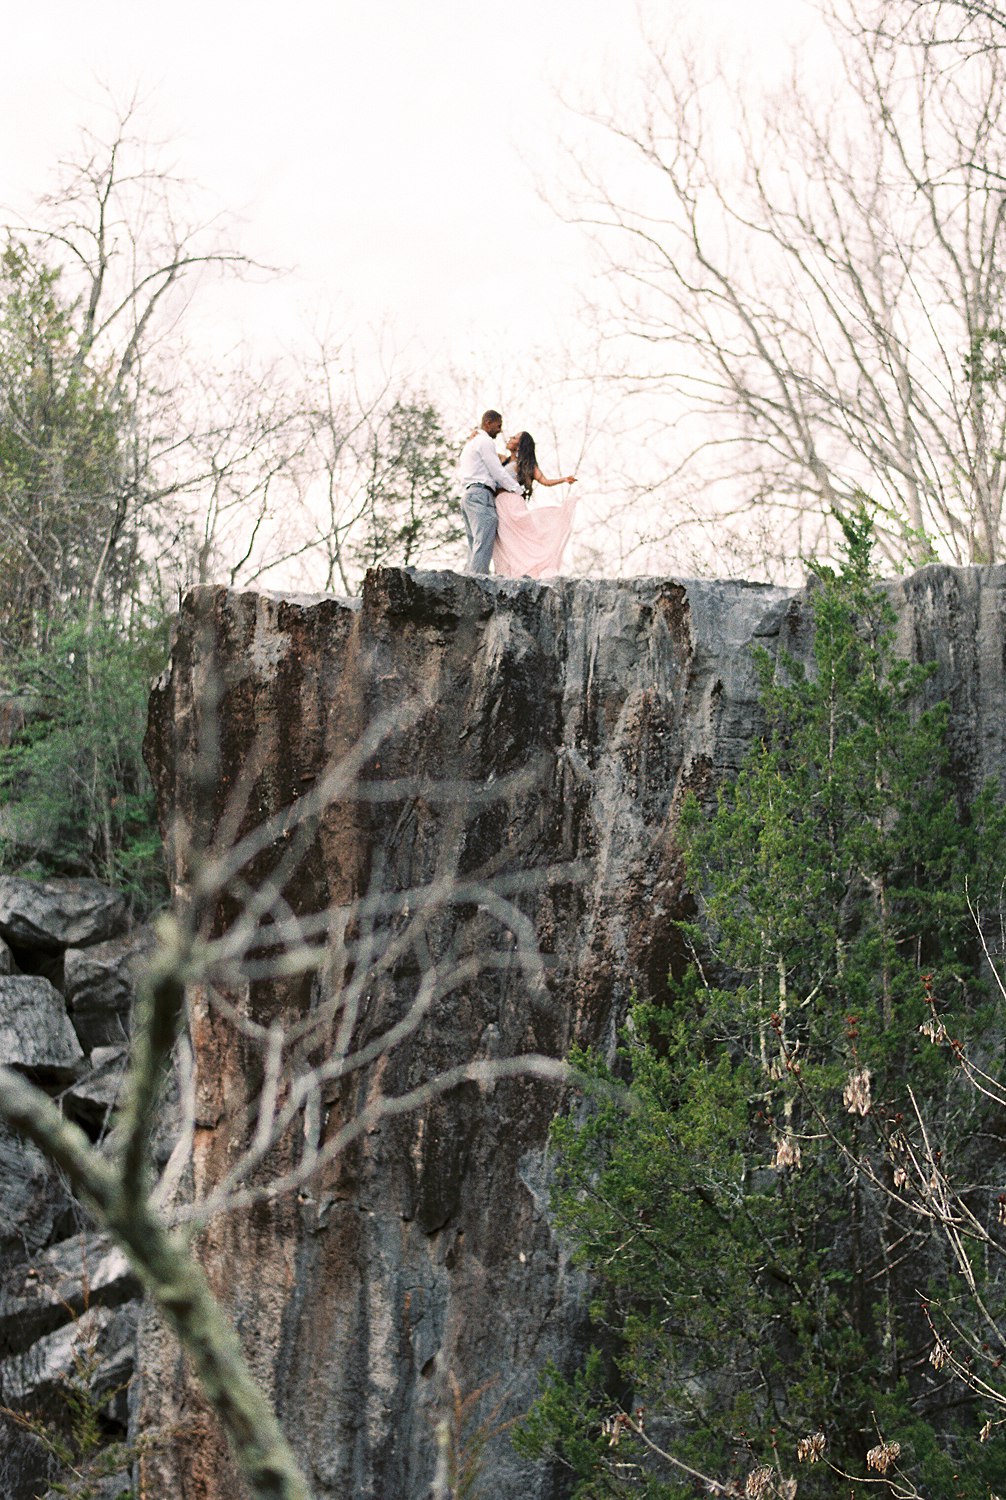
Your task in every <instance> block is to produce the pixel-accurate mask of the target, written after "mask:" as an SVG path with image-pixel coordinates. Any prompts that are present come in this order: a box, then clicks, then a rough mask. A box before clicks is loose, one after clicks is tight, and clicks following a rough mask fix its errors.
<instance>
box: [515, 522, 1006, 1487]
mask: <svg viewBox="0 0 1006 1500" xmlns="http://www.w3.org/2000/svg"><path fill="white" fill-rule="evenodd" d="M843 529H844V534H845V559H844V564H843V566H842V568H841V569H840V570H839V571H837V572H835V571H832V570H830V569H827V568H823V567H822V568H818V569H816V570H815V571H816V580H817V587H816V589H815V590H814V592H813V596H812V605H811V608H812V611H813V622H814V649H813V668H812V671H811V672H810V673H809V674H808V673H804V672H803V671H802V670H801V669H800V667H799V665H798V664H797V663H796V662H794V661H792V660H790V659H788V658H787V657H785V656H782V657H781V658H780V659H779V660H778V661H775V662H773V661H772V660H771V659H770V658H769V657H768V656H767V655H766V654H764V653H761V654H760V655H759V657H758V670H759V674H760V678H761V701H762V706H763V709H764V715H765V724H764V731H763V733H762V735H761V737H760V738H759V740H758V742H757V743H756V745H755V746H754V747H753V749H752V750H751V752H750V754H749V755H748V757H747V759H746V761H745V763H744V766H743V767H742V770H741V772H740V774H739V776H738V777H737V779H736V781H735V782H734V783H733V784H732V785H729V786H725V787H723V788H722V789H721V790H720V791H719V794H718V797H717V800H716V804H715V807H713V808H711V809H709V810H708V811H707V812H703V810H702V809H701V808H700V807H699V806H698V804H697V803H695V802H694V801H693V802H692V803H691V804H690V806H689V807H688V809H687V810H686V813H685V817H684V819H683V825H682V827H683V841H684V846H685V857H686V861H687V868H688V871H689V874H690V877H691V882H692V885H693V888H694V889H695V890H696V891H697V892H698V900H699V920H698V921H697V922H696V923H695V924H694V925H693V926H692V927H691V928H690V929H689V930H688V937H689V939H690V942H691V944H692V949H693V952H694V954H695V963H694V964H693V966H692V967H691V968H690V969H689V971H688V972H687V973H685V974H684V975H681V976H677V977H676V978H674V980H673V982H672V984H671V988H670V994H669V998H668V1001H667V1004H666V1005H665V1006H662V1007H654V1006H637V1007H636V1008H635V1009H634V1010H633V1012H632V1014H631V1016H630V1019H629V1024H628V1027H627V1029H626V1032H625V1034H624V1036H623V1041H622V1047H621V1057H620V1062H619V1065H618V1067H617V1068H616V1069H615V1073H616V1074H619V1075H623V1076H624V1073H625V1072H626V1071H627V1072H628V1074H629V1077H630V1081H631V1100H632V1107H631V1108H629V1109H625V1108H623V1107H622V1105H621V1104H619V1103H617V1102H615V1101H614V1100H612V1099H608V1100H607V1101H606V1102H603V1103H601V1104H596V1103H595V1104H593V1105H588V1106H587V1107H585V1109H584V1110H583V1112H582V1114H583V1117H582V1118H580V1116H579V1115H571V1116H567V1117H565V1118H562V1119H560V1120H559V1121H557V1123H556V1126H555V1130H554V1140H555V1145H556V1149H557V1153H558V1159H559V1183H558V1187H557V1190H556V1196H555V1208H556V1212H557V1217H558V1224H559V1228H560V1231H561V1232H562V1233H564V1234H565V1235H567V1236H568V1237H569V1238H570V1239H571V1240H572V1242H573V1245H574V1247H575V1254H576V1257H577V1259H578V1260H579V1261H580V1262H581V1263H582V1264H584V1265H586V1266H588V1267H589V1268H590V1269H591V1270H592V1271H593V1272H594V1274H595V1276H596V1277H597V1288H598V1290H597V1298H596V1303H595V1306H594V1309H593V1311H594V1316H595V1320H596V1323H597V1327H598V1330H599V1334H600V1335H602V1338H601V1347H602V1348H603V1349H605V1350H606V1351H607V1354H608V1360H607V1362H606V1361H605V1360H604V1359H602V1357H601V1355H600V1354H599V1353H595V1355H594V1356H593V1357H592V1359H591V1360H590V1361H589V1362H588V1364H587V1366H586V1368H585V1370H584V1371H582V1372H581V1373H580V1374H579V1375H578V1376H576V1377H575V1378H574V1379H572V1380H567V1379H564V1378H563V1377H562V1376H561V1375H560V1374H559V1372H558V1371H552V1372H551V1373H550V1375H549V1378H548V1383H547V1388H546V1391H545V1394H544V1395H543V1397H542V1399H541V1400H540V1402H539V1403H538V1405H537V1407H536V1408H535V1409H534V1411H533V1412H532V1414H531V1415H530V1417H529V1418H528V1419H527V1420H526V1422H525V1424H524V1427H523V1430H522V1433H521V1436H520V1438H519V1443H520V1445H521V1446H522V1448H523V1450H524V1451H526V1452H528V1453H531V1454H535V1455H538V1456H541V1457H544V1456H553V1457H558V1458H559V1459H560V1460H561V1461H562V1462H564V1463H565V1464H567V1465H568V1466H569V1467H570V1468H571V1469H572V1470H573V1471H574V1473H575V1474H576V1476H577V1481H578V1482H577V1486H576V1488H575V1494H576V1495H577V1496H580V1497H586V1496H591V1497H592V1496H600V1495H613V1494H621V1493H623V1492H624V1493H626V1494H628V1493H630V1492H631V1493H632V1494H643V1495H646V1496H652V1497H654V1500H656V1497H660V1500H664V1497H667V1500H670V1497H672V1496H674V1497H679V1496H681V1497H683V1496H689V1495H694V1494H699V1493H706V1490H705V1488H704V1485H703V1482H702V1481H700V1480H698V1479H696V1478H694V1477H690V1476H689V1475H688V1474H687V1473H686V1471H685V1469H683V1468H682V1467H681V1465H682V1464H683V1465H686V1466H687V1468H689V1469H692V1470H695V1471H698V1472H700V1473H702V1474H705V1475H707V1476H712V1477H715V1478H716V1479H717V1480H718V1482H720V1483H721V1484H723V1485H724V1488H723V1489H722V1491H721V1493H738V1494H752V1495H754V1494H757V1495H766V1496H768V1495H776V1494H777V1495H791V1494H794V1493H796V1491H795V1490H794V1489H792V1488H791V1486H792V1485H793V1483H794V1477H795V1471H796V1469H797V1466H798V1462H799V1461H800V1460H802V1461H804V1462H805V1463H806V1467H805V1468H804V1469H803V1470H802V1471H801V1472H800V1474H799V1480H798V1483H799V1494H800V1497H801V1500H803V1497H813V1496H820V1497H822V1500H824V1497H831V1496H834V1495H836V1494H837V1493H839V1491H838V1490H837V1489H836V1485H837V1484H838V1483H839V1481H838V1479H837V1478H836V1474H835V1470H836V1469H837V1470H838V1471H840V1472H841V1473H842V1474H844V1475H846V1476H850V1475H856V1474H859V1475H863V1474H864V1472H865V1471H866V1470H867V1466H868V1463H869V1473H870V1479H871V1480H872V1481H873V1487H872V1488H869V1489H868V1487H867V1485H866V1483H856V1482H855V1481H853V1482H852V1483H851V1484H850V1482H849V1481H848V1479H846V1480H845V1481H843V1488H842V1489H841V1491H840V1492H841V1494H842V1495H843V1497H844V1496H845V1495H846V1494H850V1493H851V1494H854V1495H855V1494H859V1493H862V1494H864V1495H865V1494H866V1493H868V1492H869V1493H876V1487H875V1486H876V1482H877V1481H878V1480H882V1479H883V1478H884V1477H885V1476H886V1478H887V1480H889V1481H891V1482H892V1486H893V1484H895V1483H899V1484H903V1486H904V1487H903V1488H901V1489H900V1490H898V1489H895V1488H893V1487H892V1488H891V1489H890V1490H889V1491H888V1492H889V1493H892V1494H894V1493H898V1494H907V1495H911V1494H913V1493H915V1490H913V1489H912V1487H911V1486H912V1485H915V1486H917V1488H918V1491H919V1493H921V1494H922V1495H926V1496H930V1495H932V1496H936V1495H939V1496H955V1497H956V1496H961V1497H968V1500H971V1497H974V1500H978V1497H981V1500H987V1497H988V1494H989V1484H990V1483H992V1484H993V1485H998V1486H999V1487H1002V1486H1003V1484H1004V1483H1006V1457H1003V1456H1001V1455H1000V1454H999V1453H998V1452H997V1451H995V1450H994V1449H993V1448H992V1447H991V1446H980V1445H979V1443H978V1429H979V1426H980V1421H979V1420H978V1418H977V1416H976V1413H975V1411H974V1409H973V1407H972V1405H971V1404H969V1402H968V1400H967V1392H966V1391H962V1390H961V1388H960V1387H959V1386H957V1385H955V1384H953V1383H951V1382H948V1381H947V1379H946V1378H945V1377H944V1376H942V1375H940V1374H939V1373H938V1372H937V1370H936V1369H935V1368H934V1366H933V1365H932V1364H930V1363H929V1362H928V1358H927V1356H928V1354H929V1352H930V1350H931V1349H932V1347H933V1342H932V1334H931V1331H930V1327H929V1323H928V1321H927V1317H926V1315H925V1312H924V1311H923V1308H922V1306H921V1297H922V1294H923V1293H926V1294H928V1295H932V1294H933V1293H934V1292H939V1293H941V1294H942V1295H943V1297H944V1298H945V1299H946V1305H947V1307H948V1309H950V1310H951V1311H952V1310H953V1305H954V1299H955V1298H956V1297H957V1296H958V1294H959V1293H960V1291H961V1289H960V1288H958V1287H957V1286H956V1285H955V1282H954V1274H953V1272H954V1267H952V1266H951V1265H950V1264H949V1263H948V1257H947V1253H946V1249H945V1244H944V1241H943V1239H942V1237H941V1236H940V1235H939V1234H938V1233H936V1232H935V1230H934V1226H933V1225H932V1224H931V1223H930V1222H929V1221H928V1220H926V1218H925V1217H924V1216H921V1215H919V1214H917V1213H916V1212H915V1205H914V1204H913V1203H911V1202H909V1201H907V1199H906V1198H905V1197H904V1196H903V1195H902V1193H901V1191H900V1179H899V1174H898V1149H899V1140H900V1139H901V1138H902V1137H903V1136H904V1134H905V1132H906V1131H908V1130H909V1129H910V1123H909V1122H910V1116H911V1110H912V1098H914V1100H915V1101H917V1102H918V1104H919V1105H920V1108H921V1109H922V1110H923V1112H924V1114H925V1116H926V1117H927V1118H928V1120H929V1122H930V1124H931V1126H932V1128H933V1129H934V1131H935V1132H936V1134H937V1135H938V1136H939V1137H940V1138H941V1139H945V1140H947V1141H948V1143H953V1147H954V1150H955V1151H956V1155H957V1158H958V1163H959V1165H960V1168H961V1171H962V1172H964V1173H966V1172H967V1171H968V1170H969V1169H970V1168H973V1167H974V1166H975V1164H976V1152H975V1149H974V1148H973V1147H972V1145H971V1144H970V1136H971V1134H972V1132H973V1131H974V1130H975V1128H976V1125H977V1123H978V1116H979V1102H980V1101H978V1099H977V1096H976V1095H975V1094H974V1093H973V1092H972V1091H970V1090H968V1089H967V1088H966V1087H965V1086H963V1081H962V1079H961V1078H960V1076H959V1073H958V1071H957V1070H956V1069H955V1067H954V1063H953V1059H952V1057H949V1056H947V1055H946V1053H941V1052H939V1051H937V1050H936V1049H933V1048H932V1047H930V1046H929V1045H928V1043H927V1042H926V1041H925V1039H924V1038H923V1037H922V1036H920V1026H922V1025H924V1024H925V1022H926V1018H927V1014H928V1009H927V997H928V996H929V995H930V994H931V993H932V992H933V990H934V988H935V989H936V990H938V991H939V992H942V993H946V992H948V991H949V990H951V989H952V991H953V993H954V994H955V996H956V1001H955V1005H956V1008H957V1009H958V1010H959V1011H960V1012H961V1015H962V1017H969V1018H970V1021H969V1024H970V1025H971V1026H972V1028H973V1030H975V1031H977V1032H980V1031H981V1029H982V1027H983V1026H985V1025H987V1024H988V1007H987V1004H986V1002H985V993H984V989H983V985H982V983H981V980H980V973H979V963H978V955H977V944H976V935H975V931H974V924H973V922H972V920H971V917H970V914H969V911H968V908H967V902H966V898H965V882H966V880H967V879H969V880H970V889H971V892H972V896H973V898H974V899H977V900H979V901H980V900H981V899H982V897H983V896H984V895H986V894H990V893H992V892H994V893H995V895H996V897H998V886H999V881H1000V872H1001V870H1002V868H1003V852H1004V832H1006V829H1004V818H1003V812H1002V809H1001V806H1000V804H999V802H998V801H997V799H996V798H995V797H994V796H993V794H992V793H991V792H990V791H987V792H985V793H983V794H982V796H981V797H980V798H979V799H978V801H977V803H976V805H975V806H974V807H973V808H971V809H969V810H962V809H960V808H959V807H958V806H957V803H956V799H955V796H954V792H953V788H952V785H951V782H950V779H949V776H948V766H947V752H946V746H945V726H946V713H945V709H944V708H943V707H938V708H935V709H929V710H921V709H920V708H919V706H918V703H919V695H920V690H921V688H922V686H923V684H924V682H925V680H926V678H927V676H928V675H929V673H928V670H927V669H926V668H925V667H921V668H920V667H911V666H909V665H908V664H906V663H904V662H902V661H900V660H898V659H897V658H896V657H895V655H894V653H893V612H892V610H891V606H890V604H889V603H888V601H887V599H886V597H885V595H884V594H883V592H882V591H881V589H880V588H879V587H878V585H877V583H876V580H875V578H874V575H873V572H872V564H871V548H872V530H871V527H870V523H869V521H868V519H867V518H866V517H865V516H862V515H861V516H859V517H857V518H854V519H853V520H852V521H850V522H847V523H843ZM983 887H986V888H988V889H987V890H986V889H983ZM584 1061H585V1063H586V1065H587V1066H589V1067H590V1068H591V1069H592V1070H593V1072H594V1073H595V1074H596V1075H597V1076H598V1077H599V1078H601V1079H604V1080H608V1081H611V1079H612V1073H611V1072H610V1071H609V1070H608V1069H607V1068H605V1066H604V1065H603V1064H602V1063H601V1062H600V1061H599V1060H598V1059H596V1058H594V1059H585V1060H584ZM909 1084H910V1086H911V1089H912V1095H910V1094H909V1092H908V1088H909ZM970 1201H971V1205H972V1207H973V1208H974V1209H975V1211H976V1212H978V1213H979V1214H980V1215H982V1216H984V1219H985V1221H986V1222H993V1221H994V1215H995V1208H996V1205H995V1201H994V1194H993V1192H992V1190H991V1189H990V1190H987V1191H984V1192H982V1191H976V1192H974V1193H973V1194H972V1197H971V1200H970ZM988 1295H989V1296H990V1297H992V1298H993V1299H994V1298H995V1297H997V1296H998V1295H999V1291H998V1289H997V1288H995V1287H992V1286H990V1287H989V1288H988ZM955 1315H959V1316H961V1317H967V1316H968V1315H969V1314H968V1302H967V1297H966V1295H965V1296H964V1297H963V1299H962V1301H961V1305H960V1309H959V1312H958V1313H957V1314H955ZM636 1408H641V1409H642V1410H643V1412H644V1417H643V1426H644V1431H643V1433H642V1434H639V1433H637V1432H636V1431H635V1430H634V1427H633V1422H634V1421H635V1419H634V1418H632V1419H631V1420H630V1421H629V1422H626V1421H625V1417H626V1415H628V1416H629V1417H630V1418H631V1414H632V1411H633V1409H636ZM616 1439H617V1441H615V1440H616ZM893 1444H897V1445H899V1451H898V1452H896V1451H895V1448H894V1447H893V1446H892V1445H893ZM822 1446H823V1453H822ZM661 1453H663V1454H664V1455H671V1456H672V1457H671V1458H669V1457H667V1456H661ZM868 1453H869V1454H870V1455H871V1456H870V1459H869V1461H868V1460H867V1454H868ZM672 1458H673V1460H674V1461H673V1462H672ZM899 1475H900V1476H902V1477H901V1478H899V1477H897V1476H899ZM728 1484H736V1485H737V1486H738V1488H737V1489H736V1490H730V1489H728V1488H726V1486H727V1485H728ZM746 1486H747V1488H745V1487H746ZM881 1492H882V1493H883V1489H882V1490H881Z"/></svg>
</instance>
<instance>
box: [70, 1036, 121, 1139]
mask: <svg viewBox="0 0 1006 1500" xmlns="http://www.w3.org/2000/svg"><path fill="white" fill-rule="evenodd" d="M128 1055H129V1054H128V1050H127V1048H125V1047H95V1049H94V1051H93V1052H92V1053H91V1057H90V1063H91V1070H90V1072H88V1073H85V1074H84V1076H83V1077H82V1078H79V1079H78V1080H77V1082H76V1083H75V1084H74V1085H73V1086H72V1088H69V1089H67V1091H66V1093H65V1094H64V1095H63V1107H64V1109H65V1110H66V1112H67V1114H70V1115H73V1116H74V1117H75V1118H76V1119H78V1120H80V1121H81V1122H82V1123H83V1124H85V1125H89V1126H92V1127H93V1128H95V1129H98V1130H100V1129H101V1128H102V1127H103V1126H104V1125H105V1122H106V1121H107V1119H108V1115H109V1113H110V1111H111V1110H113V1109H114V1108H115V1106H116V1104H117V1102H118V1099H119V1093H120V1090H121V1088H122V1080H123V1077H124V1076H125V1071H126V1061H127V1058H128Z"/></svg>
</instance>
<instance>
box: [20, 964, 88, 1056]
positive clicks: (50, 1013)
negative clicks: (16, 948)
mask: <svg viewBox="0 0 1006 1500" xmlns="http://www.w3.org/2000/svg"><path fill="white" fill-rule="evenodd" d="M83 1061H84V1054H83V1052H82V1051H81V1046H80V1043H79V1042H78V1040H77V1034H76V1032H75V1031H74V1029H73V1027H72V1026H71V1025H70V1019H69V1017H68V1016H67V1013H66V1006H65V1004H64V1002H63V997H62V995H61V994H60V993H59V991H58V990H57V989H55V988H54V987H53V985H51V984H50V983H49V981H48V979H43V978H42V976H41V975H40V974H5V975H0V1062H4V1063H7V1064H8V1066H10V1067H14V1068H23V1069H25V1071H26V1072H30V1073H33V1074H36V1075H38V1076H39V1077H42V1078H44V1079H47V1080H49V1081H52V1082H57V1083H58V1082H68V1081H69V1080H71V1079H73V1078H76V1077H77V1076H78V1075H79V1073H80V1071H81V1066H82V1064H83Z"/></svg>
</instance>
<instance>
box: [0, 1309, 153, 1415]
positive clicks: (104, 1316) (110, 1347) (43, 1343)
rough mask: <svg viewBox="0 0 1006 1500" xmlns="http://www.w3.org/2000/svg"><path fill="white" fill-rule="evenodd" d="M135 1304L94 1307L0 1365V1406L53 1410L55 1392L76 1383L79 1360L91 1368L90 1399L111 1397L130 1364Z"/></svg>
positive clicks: (133, 1357)
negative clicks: (92, 1396)
mask: <svg viewBox="0 0 1006 1500" xmlns="http://www.w3.org/2000/svg"><path fill="white" fill-rule="evenodd" d="M139 1308H140V1304H139V1303H138V1302H127V1303H124V1304H123V1305H122V1306H121V1307H118V1308H112V1307H105V1306H103V1305H102V1304H100V1303H99V1304H96V1305H94V1306H92V1307H88V1308H86V1309H85V1310H84V1311H83V1312H82V1313H81V1314H80V1315H79V1316H78V1317H76V1318H73V1319H72V1320H71V1321H70V1322H68V1323H65V1324H64V1325H63V1326H62V1327H61V1328H57V1329H55V1330H54V1331H53V1332H52V1333H47V1334H45V1335H44V1336H43V1337H42V1338H40V1339H37V1340H36V1341H35V1343H33V1344H32V1345H31V1347H30V1348H28V1349H26V1350H24V1352H22V1353H19V1354H15V1355H12V1356H11V1357H10V1358H8V1359H5V1360H3V1361H2V1362H0V1390H2V1391H3V1399H4V1403H5V1404H6V1405H8V1406H13V1407H14V1408H15V1409H17V1408H34V1409H42V1410H46V1409H48V1410H50V1411H53V1410H58V1407H59V1400H60V1397H59V1391H60V1388H61V1387H64V1388H65V1387H66V1386H67V1385H69V1384H70V1383H71V1382H72V1381H74V1380H79V1378H80V1377H79V1364H80V1361H81V1359H82V1358H83V1360H84V1361H85V1362H86V1363H87V1364H89V1365H91V1364H92V1361H93V1368H92V1373H91V1376H90V1379H89V1381H88V1388H89V1390H90V1391H91V1393H92V1394H93V1395H94V1396H95V1398H97V1399H100V1398H102V1397H108V1398H111V1397H112V1396H113V1393H115V1392H117V1391H118V1390H119V1389H120V1388H121V1387H122V1385H123V1384H124V1383H126V1382H128V1380H129V1378H130V1376H131V1375H132V1372H133V1368H134V1366H135V1363H136V1327H137V1321H138V1317H139Z"/></svg>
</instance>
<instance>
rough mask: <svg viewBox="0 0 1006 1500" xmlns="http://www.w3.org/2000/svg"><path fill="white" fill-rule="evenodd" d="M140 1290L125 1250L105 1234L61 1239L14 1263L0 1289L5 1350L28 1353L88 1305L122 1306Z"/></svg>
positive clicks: (0, 1335) (0, 1337)
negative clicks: (109, 1240) (36, 1343)
mask: <svg viewBox="0 0 1006 1500" xmlns="http://www.w3.org/2000/svg"><path fill="white" fill-rule="evenodd" d="M139 1295H140V1284H139V1282H138V1280H137V1278H136V1276H135V1274H134V1273H133V1271H132V1270H131V1269H130V1266H129V1262H128V1261H127V1260H126V1257H125V1256H124V1255H123V1253H122V1251H121V1250H119V1249H118V1248H117V1247H116V1246H114V1245H111V1244H109V1242H108V1240H107V1239H105V1238H104V1237H103V1236H102V1235H99V1234H94V1233H83V1234H76V1235H73V1236H71V1238H69V1239H66V1240H61V1241H60V1242H59V1244H56V1245H52V1246H51V1247H50V1248H49V1249H48V1250H45V1251H43V1252H42V1253H41V1254H40V1255H37V1256H35V1257H34V1259H33V1260H31V1261H30V1262H28V1263H25V1264H23V1265H21V1266H17V1267H15V1268H14V1269H13V1270H11V1271H10V1272H9V1273H8V1274H7V1276H6V1277H5V1278H4V1284H3V1288H2V1290H0V1356H3V1357H9V1356H10V1355H13V1354H18V1353H23V1352H24V1351H25V1350H26V1349H28V1348H29V1346H30V1345H32V1344H34V1343H35V1342H36V1341H37V1340H38V1339H40V1338H42V1337H44V1336H45V1335H46V1334H49V1333H52V1332H54V1330H55V1329H57V1328H60V1327H62V1326H63V1325H64V1324H66V1323H70V1322H72V1321H73V1320H74V1319H75V1318H77V1317H79V1316H80V1314H82V1313H83V1312H84V1311H85V1309H86V1308H88V1307H98V1306H101V1307H118V1306H119V1305H120V1304H121V1303H123V1302H129V1301H132V1300H133V1299H135V1298H137V1297H138V1296H139Z"/></svg>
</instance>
